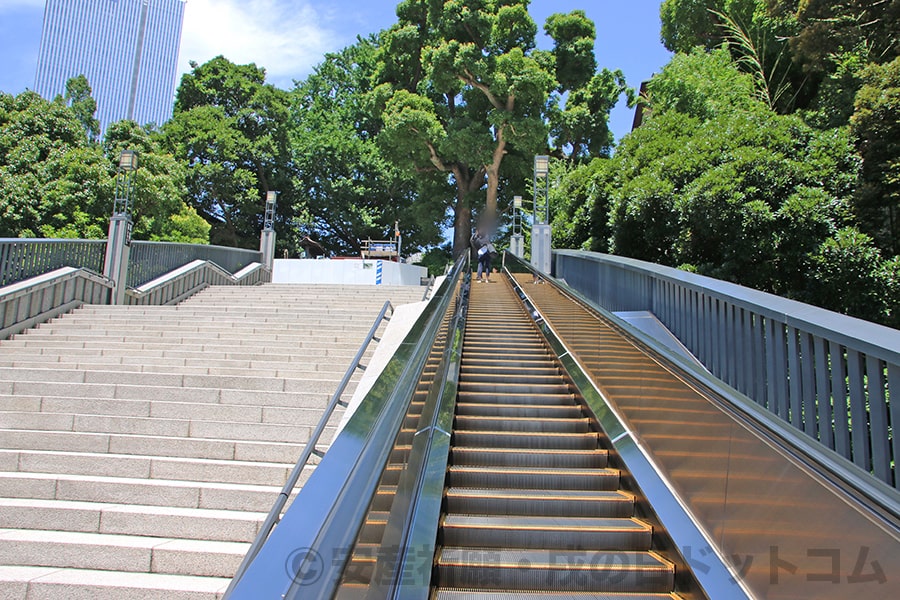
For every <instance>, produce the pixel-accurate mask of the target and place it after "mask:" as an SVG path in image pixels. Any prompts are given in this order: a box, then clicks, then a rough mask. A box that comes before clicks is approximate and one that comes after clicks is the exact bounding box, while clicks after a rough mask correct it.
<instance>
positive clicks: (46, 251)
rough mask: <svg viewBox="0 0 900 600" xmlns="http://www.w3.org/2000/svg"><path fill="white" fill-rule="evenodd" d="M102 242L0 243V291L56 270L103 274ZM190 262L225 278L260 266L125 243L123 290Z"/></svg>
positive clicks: (222, 253)
mask: <svg viewBox="0 0 900 600" xmlns="http://www.w3.org/2000/svg"><path fill="white" fill-rule="evenodd" d="M105 258H106V240H49V239H24V238H23V239H20V238H2V239H0V287H3V286H5V285H11V284H13V283H18V282H20V281H24V280H26V279H30V278H31V277H37V276H38V275H43V274H44V273H49V272H51V271H54V270H56V269H58V268H60V267H73V268H76V269H87V270H89V271H93V272H94V273H102V272H103V263H104V260H105ZM195 260H208V261H210V262H212V263H215V264H216V265H218V266H220V267H222V268H223V269H225V270H226V271H228V272H229V273H237V272H238V271H240V270H241V269H243V268H244V267H246V266H247V265H249V264H251V263H254V262H262V253H261V252H260V251H259V250H245V249H242V248H225V247H223V246H209V245H205V244H175V243H171V242H142V241H134V242H132V243H131V256H130V264H129V267H128V281H127V285H128V287H133V288H134V287H138V286H141V285H144V284H145V283H147V282H148V281H152V280H153V279H156V278H157V277H159V276H161V275H165V274H166V273H168V272H170V271H173V270H174V269H177V268H179V267H182V266H184V265H186V264H188V263H190V262H192V261H195Z"/></svg>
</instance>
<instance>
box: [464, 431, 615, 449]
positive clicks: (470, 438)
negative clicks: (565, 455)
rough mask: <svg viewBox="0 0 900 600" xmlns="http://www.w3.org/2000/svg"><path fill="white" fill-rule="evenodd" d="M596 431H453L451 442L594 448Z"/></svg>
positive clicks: (497, 445) (482, 444)
mask: <svg viewBox="0 0 900 600" xmlns="http://www.w3.org/2000/svg"><path fill="white" fill-rule="evenodd" d="M598 439H599V436H598V434H597V433H594V432H588V433H530V434H527V435H526V434H523V433H521V432H520V433H509V432H504V431H454V432H453V443H454V445H456V446H461V447H468V448H472V447H478V448H491V447H497V448H529V449H532V450H594V449H595V448H597V440H598Z"/></svg>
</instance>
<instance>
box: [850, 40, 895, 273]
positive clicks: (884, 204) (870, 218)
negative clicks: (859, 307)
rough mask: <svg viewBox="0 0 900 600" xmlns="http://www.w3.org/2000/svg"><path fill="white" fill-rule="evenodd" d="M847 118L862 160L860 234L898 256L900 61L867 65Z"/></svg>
mask: <svg viewBox="0 0 900 600" xmlns="http://www.w3.org/2000/svg"><path fill="white" fill-rule="evenodd" d="M860 77H861V79H862V81H863V82H864V85H863V86H862V88H861V89H860V90H859V93H858V94H857V95H856V103H855V111H854V113H853V116H852V117H851V119H850V124H851V128H852V131H853V134H854V135H855V136H856V138H857V140H858V144H859V149H860V153H861V154H862V157H863V172H862V177H863V179H862V182H861V185H860V186H859V189H858V190H857V195H856V203H855V210H856V213H857V217H858V218H859V221H860V224H861V227H862V229H863V231H865V232H867V233H868V234H870V235H871V236H872V237H873V238H874V239H875V241H876V243H877V244H878V246H879V247H880V248H882V249H883V250H884V251H885V252H887V253H889V254H890V255H892V256H896V255H898V254H900V58H895V59H894V60H893V61H891V62H890V63H887V64H885V65H874V64H873V65H870V66H869V67H868V68H866V69H865V70H863V71H862V72H861V73H860Z"/></svg>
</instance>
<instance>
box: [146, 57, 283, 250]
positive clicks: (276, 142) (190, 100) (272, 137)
mask: <svg viewBox="0 0 900 600" xmlns="http://www.w3.org/2000/svg"><path fill="white" fill-rule="evenodd" d="M191 66H192V69H193V70H192V71H191V73H188V74H186V75H184V76H183V77H182V80H181V84H180V85H179V87H178V91H177V94H176V99H175V112H174V115H173V117H172V119H171V120H170V121H169V122H168V123H166V125H165V126H164V127H163V130H164V133H165V137H166V140H167V144H168V148H169V150H170V151H171V152H172V153H173V154H174V155H175V157H176V158H178V159H179V160H182V161H184V162H185V163H186V164H187V178H186V182H187V189H188V197H189V203H190V205H191V206H192V207H193V208H194V209H196V211H197V212H198V213H199V214H200V215H201V216H202V217H203V218H204V219H206V220H207V221H208V222H209V223H210V224H211V225H212V229H211V232H210V238H211V241H212V242H213V243H215V244H222V245H227V246H238V247H245V248H253V247H258V245H259V232H260V229H261V228H262V221H263V212H264V210H265V196H266V192H268V191H279V192H280V193H281V195H280V196H279V203H278V209H277V210H278V216H279V222H284V220H285V219H286V218H288V212H289V211H290V207H291V206H292V204H293V179H292V172H291V169H290V158H289V157H290V151H289V145H288V127H287V123H288V114H289V102H288V96H287V92H284V91H281V90H278V89H276V88H275V87H274V86H272V85H268V84H266V83H265V70H264V69H261V68H258V67H257V66H256V65H253V64H249V65H236V64H234V63H232V62H230V61H228V60H227V59H225V58H224V57H222V56H219V57H216V58H213V59H212V60H210V61H209V62H207V63H205V64H203V65H198V64H196V63H191ZM286 229H287V228H286ZM292 233H293V232H292V230H290V229H287V230H286V231H282V236H280V237H279V244H287V243H289V240H286V239H285V237H290V236H291V234H292Z"/></svg>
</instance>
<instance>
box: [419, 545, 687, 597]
mask: <svg viewBox="0 0 900 600" xmlns="http://www.w3.org/2000/svg"><path fill="white" fill-rule="evenodd" d="M437 569H438V573H437V579H438V585H439V586H441V587H451V588H477V589H482V590H484V589H503V590H523V591H528V590H539V589H549V590H554V591H593V592H641V593H648V592H649V593H667V592H671V591H672V589H673V587H674V581H675V567H674V565H673V564H672V563H670V562H669V561H667V560H665V559H663V558H662V557H660V556H659V555H657V554H656V553H655V552H606V551H577V550H574V551H572V550H556V551H547V550H529V549H506V550H503V549H481V548H456V547H452V546H444V547H443V548H442V549H441V552H440V556H439V557H438V560H437Z"/></svg>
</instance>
